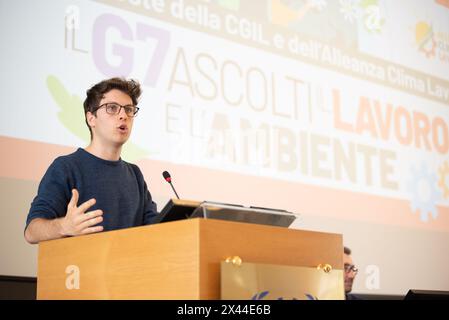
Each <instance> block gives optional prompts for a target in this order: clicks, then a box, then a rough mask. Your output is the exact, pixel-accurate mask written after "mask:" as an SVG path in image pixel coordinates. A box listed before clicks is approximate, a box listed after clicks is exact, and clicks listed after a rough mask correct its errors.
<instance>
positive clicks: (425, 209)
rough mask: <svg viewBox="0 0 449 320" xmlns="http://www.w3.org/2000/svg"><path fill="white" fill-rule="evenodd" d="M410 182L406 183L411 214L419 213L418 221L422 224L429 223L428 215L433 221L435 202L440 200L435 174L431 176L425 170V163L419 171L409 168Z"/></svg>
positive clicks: (436, 211) (435, 208) (436, 212)
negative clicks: (409, 197)
mask: <svg viewBox="0 0 449 320" xmlns="http://www.w3.org/2000/svg"><path fill="white" fill-rule="evenodd" d="M410 171H411V180H410V181H409V183H408V191H409V192H410V196H411V199H410V206H411V209H412V212H413V213H415V212H416V211H419V212H420V219H421V221H423V222H428V221H429V215H431V216H432V218H433V219H436V218H437V217H438V210H437V207H436V202H437V201H438V200H439V199H440V198H441V194H440V193H439V191H438V189H437V188H436V185H437V177H436V174H431V173H429V172H428V170H427V166H426V164H425V163H422V165H421V168H420V169H416V168H415V167H413V166H412V167H411V170H410Z"/></svg>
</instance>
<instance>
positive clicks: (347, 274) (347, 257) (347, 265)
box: [343, 247, 360, 300]
mask: <svg viewBox="0 0 449 320" xmlns="http://www.w3.org/2000/svg"><path fill="white" fill-rule="evenodd" d="M343 251H344V252H343V265H344V278H345V299H346V300H360V298H359V297H357V296H355V295H353V294H350V292H351V291H352V283H353V282H354V279H355V276H356V275H357V272H358V271H359V270H358V269H357V268H356V266H355V265H354V262H353V261H352V257H351V249H349V248H348V247H344V248H343Z"/></svg>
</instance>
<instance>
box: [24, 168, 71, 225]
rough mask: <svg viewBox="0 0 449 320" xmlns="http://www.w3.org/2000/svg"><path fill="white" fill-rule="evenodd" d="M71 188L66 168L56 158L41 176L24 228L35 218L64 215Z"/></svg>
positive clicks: (50, 217)
mask: <svg viewBox="0 0 449 320" xmlns="http://www.w3.org/2000/svg"><path fill="white" fill-rule="evenodd" d="M70 197H71V188H70V183H69V177H68V170H67V169H66V168H65V166H64V163H63V161H61V160H59V159H56V160H55V161H54V162H53V163H52V164H51V165H50V167H49V168H48V169H47V172H46V173H45V175H44V177H43V178H42V180H41V182H40V184H39V189H38V192H37V195H36V197H35V198H34V200H33V202H32V203H31V208H30V211H29V213H28V216H27V219H26V226H25V229H26V228H27V227H28V225H29V224H30V222H31V221H32V220H33V219H36V218H44V219H55V218H59V217H63V216H65V214H66V212H67V204H68V202H69V201H70Z"/></svg>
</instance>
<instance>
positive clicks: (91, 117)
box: [86, 111, 97, 128]
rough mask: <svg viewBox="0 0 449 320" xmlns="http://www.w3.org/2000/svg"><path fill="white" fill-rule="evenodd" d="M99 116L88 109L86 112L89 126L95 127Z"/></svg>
mask: <svg viewBox="0 0 449 320" xmlns="http://www.w3.org/2000/svg"><path fill="white" fill-rule="evenodd" d="M96 120H97V117H96V116H95V115H94V114H93V113H92V112H90V111H87V113H86V121H87V123H88V124H89V127H91V128H94V127H95V123H96Z"/></svg>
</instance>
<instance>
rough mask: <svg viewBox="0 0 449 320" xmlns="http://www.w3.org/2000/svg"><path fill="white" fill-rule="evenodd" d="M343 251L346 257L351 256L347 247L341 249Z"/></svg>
mask: <svg viewBox="0 0 449 320" xmlns="http://www.w3.org/2000/svg"><path fill="white" fill-rule="evenodd" d="M343 251H344V253H345V254H347V255H348V256H349V255H350V254H351V249H349V248H348V247H343Z"/></svg>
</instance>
